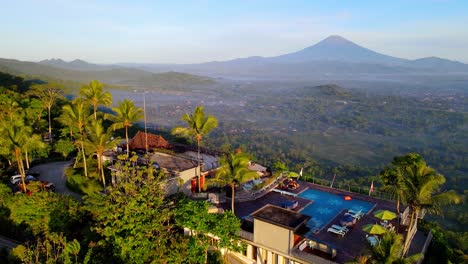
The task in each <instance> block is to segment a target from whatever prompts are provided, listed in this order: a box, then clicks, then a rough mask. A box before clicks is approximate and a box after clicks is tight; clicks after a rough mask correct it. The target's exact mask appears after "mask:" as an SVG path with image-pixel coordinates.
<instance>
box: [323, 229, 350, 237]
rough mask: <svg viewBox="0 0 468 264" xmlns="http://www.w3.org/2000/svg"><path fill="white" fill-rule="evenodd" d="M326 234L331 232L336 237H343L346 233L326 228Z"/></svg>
mask: <svg viewBox="0 0 468 264" xmlns="http://www.w3.org/2000/svg"><path fill="white" fill-rule="evenodd" d="M327 232H331V233H334V234H337V235H341V236H343V237H344V236H345V235H346V232H345V231H343V230H338V229H335V228H332V227H330V228H328V229H327Z"/></svg>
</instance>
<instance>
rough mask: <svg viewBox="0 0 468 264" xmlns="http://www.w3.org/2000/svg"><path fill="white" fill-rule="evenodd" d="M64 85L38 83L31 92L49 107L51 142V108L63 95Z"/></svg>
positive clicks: (50, 134)
mask: <svg viewBox="0 0 468 264" xmlns="http://www.w3.org/2000/svg"><path fill="white" fill-rule="evenodd" d="M62 88H63V86H62V85H61V84H58V83H46V84H36V85H33V86H32V87H31V90H29V92H28V93H29V94H31V95H33V96H36V97H38V98H39V100H41V102H42V104H43V105H44V107H45V108H46V109H47V115H48V122H49V142H52V119H51V114H50V112H51V109H52V106H54V103H55V101H56V100H57V99H58V98H62V97H63V90H62Z"/></svg>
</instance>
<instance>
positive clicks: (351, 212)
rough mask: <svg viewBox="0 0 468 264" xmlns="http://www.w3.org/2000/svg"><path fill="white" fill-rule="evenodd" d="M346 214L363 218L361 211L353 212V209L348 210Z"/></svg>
mask: <svg viewBox="0 0 468 264" xmlns="http://www.w3.org/2000/svg"><path fill="white" fill-rule="evenodd" d="M348 213H350V214H354V215H360V216H363V215H364V213H363V212H362V210H359V211H354V210H353V209H349V210H348Z"/></svg>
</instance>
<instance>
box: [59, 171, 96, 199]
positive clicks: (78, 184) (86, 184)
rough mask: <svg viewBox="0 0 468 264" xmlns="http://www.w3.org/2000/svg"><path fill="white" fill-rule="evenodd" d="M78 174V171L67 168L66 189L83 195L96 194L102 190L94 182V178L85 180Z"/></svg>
mask: <svg viewBox="0 0 468 264" xmlns="http://www.w3.org/2000/svg"><path fill="white" fill-rule="evenodd" d="M79 172H80V170H76V169H74V168H68V169H67V170H66V172H65V175H66V176H67V182H66V185H67V187H68V189H70V190H72V191H74V192H76V193H79V194H83V195H90V194H93V193H98V192H99V191H100V190H101V189H102V187H101V184H100V183H99V182H98V181H97V180H96V178H93V177H89V178H86V177H84V176H83V175H81V174H80V173H79Z"/></svg>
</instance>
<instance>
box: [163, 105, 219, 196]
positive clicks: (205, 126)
mask: <svg viewBox="0 0 468 264" xmlns="http://www.w3.org/2000/svg"><path fill="white" fill-rule="evenodd" d="M182 120H183V121H185V122H186V123H187V127H175V128H174V129H173V130H172V133H173V134H175V135H181V136H185V137H191V138H194V139H195V141H196V142H197V165H198V169H197V170H198V171H197V177H198V191H199V192H200V191H201V186H200V175H201V168H200V145H201V142H202V139H203V137H204V136H206V135H208V134H209V133H210V132H211V131H212V130H213V129H215V128H216V127H218V120H217V119H216V118H215V117H214V116H212V115H208V116H206V115H205V111H204V107H203V106H197V107H196V108H195V110H194V111H193V113H192V114H185V115H183V116H182Z"/></svg>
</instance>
